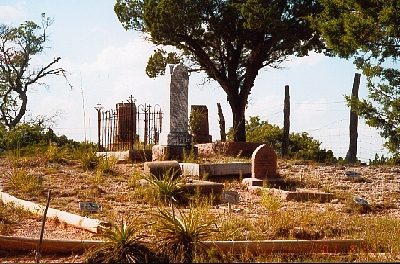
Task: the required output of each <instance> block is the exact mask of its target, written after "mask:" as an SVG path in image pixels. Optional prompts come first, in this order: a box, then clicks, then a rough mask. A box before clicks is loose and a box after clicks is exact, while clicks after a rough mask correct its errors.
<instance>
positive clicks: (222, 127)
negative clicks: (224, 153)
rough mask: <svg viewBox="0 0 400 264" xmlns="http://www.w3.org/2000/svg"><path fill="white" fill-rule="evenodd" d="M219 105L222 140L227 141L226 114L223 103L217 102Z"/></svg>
mask: <svg viewBox="0 0 400 264" xmlns="http://www.w3.org/2000/svg"><path fill="white" fill-rule="evenodd" d="M217 107H218V117H219V131H220V134H221V142H225V141H226V133H225V118H224V114H223V113H222V108H221V104H220V103H217Z"/></svg>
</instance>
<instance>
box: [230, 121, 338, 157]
mask: <svg viewBox="0 0 400 264" xmlns="http://www.w3.org/2000/svg"><path fill="white" fill-rule="evenodd" d="M246 137H247V141H248V142H256V143H264V144H267V145H269V146H271V147H272V148H273V149H274V150H275V151H276V152H277V153H280V152H281V148H282V138H283V129H282V128H280V127H278V126H276V125H272V124H269V123H268V122H267V121H261V120H260V118H259V117H258V116H251V117H250V119H249V120H248V121H247V120H246ZM231 138H232V130H230V131H229V132H228V139H231ZM320 146H321V142H319V141H318V140H315V139H314V138H312V137H311V136H309V135H308V133H306V132H303V133H291V134H290V135H289V153H288V157H289V158H295V159H300V160H312V161H316V162H320V163H336V162H337V160H336V158H335V157H334V156H333V152H332V151H331V150H325V149H321V148H320Z"/></svg>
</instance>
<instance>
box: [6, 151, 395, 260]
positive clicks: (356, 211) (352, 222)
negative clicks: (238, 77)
mask: <svg viewBox="0 0 400 264" xmlns="http://www.w3.org/2000/svg"><path fill="white" fill-rule="evenodd" d="M0 171H1V174H0V188H2V189H3V191H5V192H7V193H10V194H12V195H14V196H16V197H18V198H21V199H25V200H30V201H34V202H37V203H41V204H45V199H46V190H47V189H51V190H52V199H51V202H50V207H52V208H57V209H61V210H64V211H68V212H71V213H76V214H80V215H85V213H83V212H81V211H80V209H79V202H81V201H95V202H96V203H98V204H100V205H101V206H102V208H103V210H102V212H100V213H94V214H90V215H88V214H86V215H87V216H88V217H91V218H99V219H102V220H105V221H120V220H121V219H131V218H133V219H136V220H137V219H141V220H144V221H148V222H150V221H151V219H152V218H151V213H154V212H155V211H156V208H158V206H159V204H160V203H159V201H155V198H154V196H151V193H149V192H148V190H146V189H145V188H146V187H142V186H141V185H140V184H139V180H140V179H141V178H142V175H143V174H142V173H143V163H136V164H131V163H126V164H116V165H113V168H112V171H111V172H110V173H108V174H99V173H96V172H95V171H90V170H84V169H83V168H82V167H81V166H80V164H79V162H76V161H68V162H64V163H57V164H49V163H44V162H42V161H41V160H40V159H36V160H35V159H33V160H26V161H19V162H18V163H15V162H11V161H10V160H9V159H7V158H2V159H1V160H0ZM16 171H24V172H26V173H27V174H30V175H35V176H37V177H40V178H41V180H42V191H41V192H40V193H39V194H38V195H32V194H28V193H23V192H21V191H18V190H16V189H13V188H12V187H10V184H9V179H10V177H11V175H13V174H15V173H16ZM278 172H279V174H280V175H281V176H282V177H283V178H285V179H286V180H287V181H290V182H293V183H295V184H296V187H301V188H306V189H311V190H317V191H324V192H331V193H334V194H335V199H334V200H333V201H332V202H330V203H319V202H318V201H307V202H295V201H280V202H279V201H278V202H277V199H274V198H271V196H270V195H266V194H265V193H264V192H260V191H250V190H248V189H247V187H246V186H245V185H243V184H242V183H241V182H240V179H231V180H225V181H224V184H225V190H234V191H237V192H238V193H239V195H240V202H239V204H236V205H232V206H229V207H228V205H227V204H214V205H209V207H208V209H207V210H208V213H207V215H209V217H214V218H215V219H216V222H217V223H216V225H217V226H218V227H219V229H220V231H221V232H220V233H218V234H217V235H213V236H212V237H211V238H210V239H215V240H251V239H338V238H353V239H359V238H361V239H365V240H367V241H369V242H370V243H371V244H373V245H374V246H375V250H374V252H376V251H377V249H379V250H378V251H379V253H385V254H380V255H379V258H378V257H377V256H374V257H371V256H369V255H368V257H366V256H363V257H359V258H358V257H356V259H355V260H364V261H365V260H373V261H376V260H379V261H380V260H386V261H388V260H389V261H390V260H392V261H393V260H397V261H399V260H400V249H399V246H396V244H399V243H397V242H396V241H395V239H394V237H396V236H397V237H398V232H399V228H398V227H399V225H400V224H399V223H398V221H397V220H396V219H397V218H399V216H400V167H394V166H354V167H350V166H344V165H329V166H327V165H316V164H306V165H305V164H296V163H294V162H291V161H282V160H280V161H279V162H278ZM346 172H357V173H358V174H359V175H360V178H358V179H357V180H349V177H347V176H346ZM147 188H148V187H147ZM356 196H359V197H362V198H364V199H365V200H367V201H368V203H369V204H370V207H369V209H368V211H363V210H360V208H359V207H358V205H357V204H355V202H354V201H353V198H354V197H356ZM277 219H278V220H277ZM40 221H41V219H40V217H34V216H29V215H26V216H23V220H20V221H15V222H11V223H8V225H7V228H3V231H2V233H3V235H4V234H5V235H12V236H22V237H39V230H40V225H41V223H40ZM387 222H390V224H383V223H387ZM374 223H375V224H374ZM148 232H149V233H151V231H150V230H149V231H148ZM394 232H397V233H394ZM151 234H152V233H151ZM44 237H45V238H54V239H98V238H97V237H96V236H95V235H94V234H92V233H90V232H87V231H83V230H80V229H77V228H73V227H70V226H68V225H65V224H63V223H60V222H59V221H47V223H46V231H45V235H44ZM378 244H379V247H378V246H377V245H378ZM7 254H8V253H7ZM7 254H6V253H5V252H0V256H1V255H3V258H2V259H1V261H2V262H33V261H34V257H33V255H32V254H31V255H21V256H8V257H7V256H6V255H7ZM380 258H382V259H380ZM281 260H282V259H281ZM336 260H337V259H336ZM353 260H354V259H353ZM42 261H43V262H81V261H83V259H82V256H78V255H77V256H67V257H65V256H64V257H60V256H46V257H45V258H43V260H42Z"/></svg>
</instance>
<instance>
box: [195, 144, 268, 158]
mask: <svg viewBox="0 0 400 264" xmlns="http://www.w3.org/2000/svg"><path fill="white" fill-rule="evenodd" d="M260 145H262V144H261V143H252V142H215V143H206V144H196V147H198V151H199V156H200V157H212V156H215V155H224V156H234V157H237V156H240V157H251V155H252V154H253V152H254V150H255V149H256V148H257V147H258V146H260Z"/></svg>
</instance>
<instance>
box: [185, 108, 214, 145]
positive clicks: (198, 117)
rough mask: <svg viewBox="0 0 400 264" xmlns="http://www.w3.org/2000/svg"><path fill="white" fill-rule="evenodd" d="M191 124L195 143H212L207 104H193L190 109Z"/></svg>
mask: <svg viewBox="0 0 400 264" xmlns="http://www.w3.org/2000/svg"><path fill="white" fill-rule="evenodd" d="M190 126H191V129H192V136H193V141H194V142H195V143H199V144H201V143H210V142H211V141H212V137H211V135H210V129H209V125H208V109H207V106H205V105H192V106H191V111H190Z"/></svg>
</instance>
